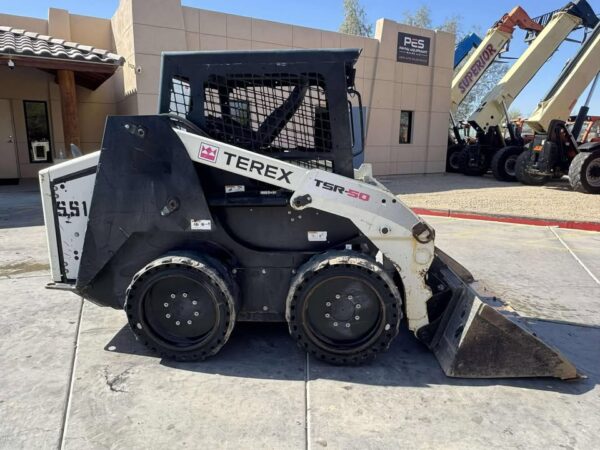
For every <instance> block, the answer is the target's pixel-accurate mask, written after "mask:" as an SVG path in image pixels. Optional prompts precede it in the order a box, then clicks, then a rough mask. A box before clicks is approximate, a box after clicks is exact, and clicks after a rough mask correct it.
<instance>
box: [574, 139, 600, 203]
mask: <svg viewBox="0 0 600 450" xmlns="http://www.w3.org/2000/svg"><path fill="white" fill-rule="evenodd" d="M569 181H570V183H571V187H572V188H573V190H574V191H577V192H584V193H587V194H600V150H595V151H593V152H581V153H578V154H577V155H576V156H575V158H573V161H571V165H570V166H569Z"/></svg>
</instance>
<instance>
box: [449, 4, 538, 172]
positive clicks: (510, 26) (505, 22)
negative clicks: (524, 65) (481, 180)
mask: <svg viewBox="0 0 600 450" xmlns="http://www.w3.org/2000/svg"><path fill="white" fill-rule="evenodd" d="M516 27H519V28H521V29H523V30H528V31H531V32H533V33H537V32H540V31H541V30H542V25H540V24H539V23H537V22H535V21H533V20H532V19H531V18H530V17H529V16H528V15H527V13H526V12H525V10H524V9H523V8H521V7H520V6H516V7H515V8H513V9H512V11H511V12H509V13H508V14H504V16H502V19H500V20H499V21H498V22H496V23H495V24H494V26H493V27H492V28H490V29H489V30H488V32H487V33H486V35H485V37H484V38H483V40H481V42H480V43H479V45H477V47H476V48H475V51H473V52H472V53H471V54H470V56H468V58H467V59H466V61H465V62H464V64H463V65H462V67H461V68H460V69H459V70H458V72H457V73H455V74H454V76H453V78H452V87H451V104H450V121H451V124H452V133H453V139H452V138H450V139H449V142H448V151H447V154H446V171H448V172H458V171H459V170H460V168H459V165H458V158H457V157H458V154H459V152H460V151H461V150H462V149H463V148H464V147H465V145H467V144H466V142H465V141H464V139H463V138H462V136H461V134H460V130H459V125H458V124H457V121H456V120H455V116H456V111H457V110H458V106H459V105H460V104H461V103H462V101H463V100H464V99H465V97H466V96H467V94H468V93H469V92H471V89H473V86H475V84H476V83H477V81H478V80H479V79H480V78H481V77H482V76H483V74H484V73H485V71H486V70H487V69H488V68H489V67H490V65H491V64H492V63H493V62H494V61H495V60H496V58H497V57H498V56H499V55H500V54H501V53H502V52H504V51H505V50H506V46H507V44H508V43H509V41H510V40H511V38H512V35H513V32H514V31H515V28H516ZM471 36H473V35H471ZM471 36H470V37H468V38H467V41H466V42H465V44H464V45H462V46H461V44H462V42H461V43H460V44H459V46H457V51H455V68H456V66H457V64H456V57H457V56H460V55H461V54H462V52H463V50H461V52H460V53H459V52H458V50H459V47H460V48H461V49H463V47H467V48H468V47H469V45H473V44H474V42H476V40H474V38H472V37H471ZM467 54H468V52H467ZM463 58H464V56H463Z"/></svg>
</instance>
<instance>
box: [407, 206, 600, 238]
mask: <svg viewBox="0 0 600 450" xmlns="http://www.w3.org/2000/svg"><path fill="white" fill-rule="evenodd" d="M411 209H412V210H413V212H415V213H416V214H419V215H423V216H437V217H450V218H454V219H469V220H483V221H488V222H503V223H517V224H521V225H534V226H538V227H558V228H568V229H571V230H584V231H597V232H600V223H599V222H577V221H574V220H558V219H538V218H534V217H521V216H503V215H499V214H482V213H474V212H468V211H451V210H442V209H427V208H411Z"/></svg>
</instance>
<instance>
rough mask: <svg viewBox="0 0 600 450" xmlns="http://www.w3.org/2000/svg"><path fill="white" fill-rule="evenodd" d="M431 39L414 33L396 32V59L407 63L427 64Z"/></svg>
mask: <svg viewBox="0 0 600 450" xmlns="http://www.w3.org/2000/svg"><path fill="white" fill-rule="evenodd" d="M430 46H431V39H429V38H428V37H425V36H417V35H416V34H409V33H398V53H397V55H396V60H397V61H398V62H404V63H409V64H419V65H421V66H428V65H429V48H430Z"/></svg>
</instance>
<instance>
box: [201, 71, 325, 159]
mask: <svg viewBox="0 0 600 450" xmlns="http://www.w3.org/2000/svg"><path fill="white" fill-rule="evenodd" d="M204 116H205V120H206V126H207V128H208V130H207V131H208V132H209V134H211V135H213V136H214V137H215V138H216V139H219V140H223V141H226V142H230V143H233V144H235V145H237V146H240V147H243V148H247V149H249V150H253V151H259V152H261V153H277V152H285V153H289V152H292V153H296V152H300V153H301V154H306V153H310V154H311V155H310V158H307V159H311V160H314V159H315V156H316V155H315V153H329V152H331V124H330V122H329V110H328V104H327V99H326V95H325V88H324V83H323V81H322V80H321V78H320V77H319V75H317V74H314V73H305V74H294V75H290V74H281V73H276V74H268V75H261V76H256V75H247V74H241V75H227V76H211V77H210V78H209V80H208V82H206V83H205V85H204ZM282 156H283V155H282ZM289 156H290V159H291V156H292V155H289ZM307 156H308V155H307ZM286 159H287V158H286ZM300 159H303V158H302V156H300Z"/></svg>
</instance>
